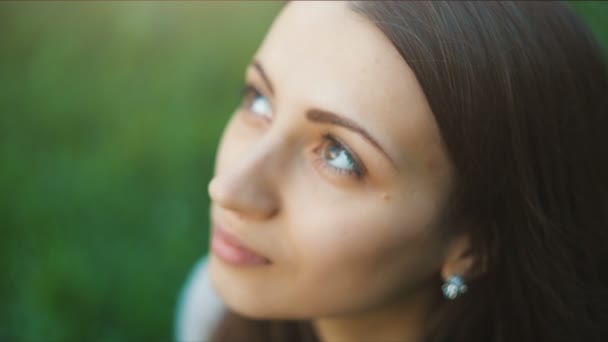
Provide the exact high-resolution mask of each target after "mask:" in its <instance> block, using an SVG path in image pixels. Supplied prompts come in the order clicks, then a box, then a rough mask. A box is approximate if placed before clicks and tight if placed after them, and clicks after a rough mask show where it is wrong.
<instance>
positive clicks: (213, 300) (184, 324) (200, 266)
mask: <svg viewBox="0 0 608 342" xmlns="http://www.w3.org/2000/svg"><path fill="white" fill-rule="evenodd" d="M223 309H224V305H223V303H222V301H221V300H220V299H219V297H218V296H217V294H216V293H215V292H214V291H213V289H212V288H211V284H210V283H209V275H208V273H207V257H203V258H201V259H200V260H199V261H198V262H197V263H196V265H194V268H193V269H192V271H191V272H190V275H189V276H188V279H187V280H186V283H185V284H184V287H183V288H182V290H181V292H180V294H179V297H178V301H177V308H176V312H175V322H174V329H175V330H174V334H175V336H174V338H175V340H176V341H179V342H205V341H209V340H210V338H211V334H212V332H213V329H214V328H215V325H216V324H217V323H218V321H219V319H220V318H221V315H222V312H223Z"/></svg>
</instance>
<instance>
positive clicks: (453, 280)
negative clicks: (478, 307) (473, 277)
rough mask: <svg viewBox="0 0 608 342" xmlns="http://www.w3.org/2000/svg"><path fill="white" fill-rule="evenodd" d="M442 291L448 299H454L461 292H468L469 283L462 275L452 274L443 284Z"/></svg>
mask: <svg viewBox="0 0 608 342" xmlns="http://www.w3.org/2000/svg"><path fill="white" fill-rule="evenodd" d="M441 291H442V292H443V296H444V297H445V298H447V299H450V300H451V299H454V298H456V297H458V296H460V295H461V294H463V293H465V292H467V285H466V284H465V283H464V280H462V277H460V276H456V275H455V276H450V277H449V278H448V279H447V280H446V281H445V283H443V286H441Z"/></svg>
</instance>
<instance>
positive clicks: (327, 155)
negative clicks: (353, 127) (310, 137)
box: [320, 135, 363, 178]
mask: <svg viewBox="0 0 608 342" xmlns="http://www.w3.org/2000/svg"><path fill="white" fill-rule="evenodd" d="M323 138H324V139H325V142H324V143H323V146H321V151H320V158H321V160H322V162H323V163H324V165H325V166H326V167H327V168H329V169H330V170H331V171H333V172H337V173H340V174H347V175H350V176H355V177H357V178H360V177H361V176H362V173H363V170H362V167H361V166H360V164H359V162H358V161H357V159H356V158H355V157H354V156H353V154H352V153H351V152H350V151H349V150H348V149H347V148H346V147H345V146H344V145H343V144H342V143H340V142H339V141H338V140H336V139H335V138H334V137H332V136H330V135H324V136H323Z"/></svg>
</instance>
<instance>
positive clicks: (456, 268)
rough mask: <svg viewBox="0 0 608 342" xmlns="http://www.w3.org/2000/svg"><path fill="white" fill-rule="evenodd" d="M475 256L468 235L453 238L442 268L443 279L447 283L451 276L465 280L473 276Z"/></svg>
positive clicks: (448, 245)
mask: <svg viewBox="0 0 608 342" xmlns="http://www.w3.org/2000/svg"><path fill="white" fill-rule="evenodd" d="M475 262H476V260H475V255H474V253H473V250H472V244H471V239H470V237H469V235H468V234H462V235H459V236H457V237H455V238H453V239H452V240H451V241H450V242H448V244H447V249H446V254H445V259H444V261H443V265H442V266H441V278H442V279H443V280H444V281H445V280H447V279H448V278H449V277H451V276H461V277H462V278H464V279H467V278H470V277H471V276H473V274H472V273H473V266H474V265H475Z"/></svg>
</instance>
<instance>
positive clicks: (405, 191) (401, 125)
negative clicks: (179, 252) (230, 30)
mask: <svg viewBox="0 0 608 342" xmlns="http://www.w3.org/2000/svg"><path fill="white" fill-rule="evenodd" d="M253 60H254V61H256V63H257V64H258V66H259V67H254V66H250V67H249V68H248V69H247V72H246V83H248V84H251V85H253V86H254V87H255V88H257V89H258V90H259V92H260V95H255V94H254V95H251V94H250V95H248V96H246V97H245V100H244V102H243V104H242V106H241V107H240V108H239V109H237V110H236V112H235V113H234V115H233V117H232V118H231V120H230V122H229V123H228V126H227V127H226V129H225V132H224V135H223V138H222V141H221V144H220V148H219V151H218V155H217V162H216V172H215V176H214V178H213V180H212V181H211V183H210V184H209V193H210V196H211V199H212V202H213V203H212V207H211V214H212V218H213V221H215V222H217V223H219V224H220V225H221V226H222V227H223V229H224V230H226V231H228V232H230V233H231V234H233V235H235V236H237V237H238V238H239V239H240V240H241V241H243V242H244V243H245V244H247V245H248V246H249V247H250V248H252V249H254V250H255V251H257V252H258V253H260V254H262V255H264V256H265V257H267V258H269V259H270V260H271V261H272V265H269V266H263V267H242V266H234V265H230V264H226V263H224V262H223V261H222V260H221V259H219V258H217V257H216V256H214V255H213V254H212V255H211V258H210V264H209V272H210V277H211V280H212V285H213V287H214V288H215V289H216V291H217V293H218V294H219V295H220V297H221V298H222V299H223V300H224V302H225V303H226V305H227V306H228V307H229V308H231V309H232V310H234V311H236V312H238V313H240V314H243V315H245V316H249V317H255V318H263V319H310V320H313V321H314V323H315V327H316V328H317V331H318V332H319V334H320V335H321V336H322V338H323V339H325V340H331V341H340V340H349V341H350V340H353V338H354V336H357V339H362V338H367V339H374V338H376V339H380V338H382V339H384V340H392V339H395V340H403V339H404V338H408V340H414V339H416V338H417V337H418V334H419V331H417V329H418V330H419V327H420V326H421V325H422V323H423V322H424V320H425V317H426V313H427V312H428V310H429V308H430V305H431V303H432V302H433V300H435V299H436V298H437V297H438V296H439V295H440V289H439V286H437V280H438V279H439V276H440V274H441V275H443V277H444V278H445V277H446V276H447V275H450V274H453V273H462V272H463V270H464V268H465V266H466V265H467V264H468V263H467V260H466V258H464V257H463V255H464V254H465V250H466V248H467V246H468V244H467V242H466V240H465V241H464V242H463V240H462V239H460V240H457V241H456V242H454V241H455V240H451V239H446V238H444V237H442V236H440V234H438V232H437V229H436V228H437V227H436V226H437V224H438V220H439V217H440V215H441V213H442V210H443V207H444V205H445V202H446V199H447V197H448V194H449V193H450V190H451V188H452V186H453V182H454V179H453V178H454V177H453V171H452V167H451V165H450V161H449V158H448V156H447V155H446V153H445V150H444V148H443V145H442V142H441V138H440V135H439V131H438V129H437V126H436V123H435V121H434V119H433V115H432V113H431V110H430V108H429V106H428V103H427V101H426V98H425V96H424V94H423V92H422V90H421V88H420V86H419V84H418V82H417V80H416V78H415V76H414V74H413V73H412V71H411V70H410V68H409V67H408V66H407V64H406V63H405V62H404V60H403V58H402V57H401V56H400V55H399V53H398V52H397V51H396V50H395V48H394V47H393V46H392V44H391V42H390V41H389V40H388V39H387V38H386V37H385V36H384V35H383V34H382V32H381V31H380V30H379V29H377V28H376V27H375V26H374V25H373V24H372V23H370V22H369V21H367V20H366V19H365V18H363V17H362V16H360V15H359V14H356V13H355V12H353V11H352V10H350V9H349V8H348V7H347V5H346V3H344V2H295V3H290V4H288V5H286V6H285V9H284V10H283V11H282V13H281V14H280V15H279V17H278V18H277V20H276V21H275V23H274V24H273V26H272V28H271V30H270V32H269V33H268V35H267V37H266V38H265V40H264V42H263V43H262V45H261V47H260V48H259V50H258V51H257V53H256V54H255V57H254V58H253ZM260 69H262V70H263V73H264V75H262V73H261V72H260ZM267 81H268V82H267ZM311 109H313V110H322V111H329V112H332V113H336V114H338V115H340V116H341V117H344V118H346V119H347V120H350V121H351V122H355V123H357V124H358V125H359V126H361V127H362V128H363V129H364V130H365V131H366V132H367V133H368V134H369V136H371V137H373V139H374V140H375V141H376V142H377V145H379V146H380V147H381V148H382V149H383V150H384V151H385V152H386V155H388V156H389V157H390V159H389V157H387V156H386V155H385V154H384V153H382V152H381V151H380V150H379V149H378V148H377V147H375V146H374V144H373V143H371V142H369V141H368V140H367V139H365V138H364V137H363V136H362V135H361V134H358V133H356V132H354V131H352V130H349V129H347V128H344V127H341V126H338V125H334V124H332V123H329V122H322V123H320V122H316V121H311V120H310V118H311V115H310V113H309V112H310V110H311ZM313 116H314V115H313ZM327 134H330V135H331V136H332V137H333V139H335V140H337V141H339V142H340V143H341V144H342V145H343V146H345V148H346V149H347V150H348V151H350V154H351V155H352V156H355V155H356V157H355V158H356V159H357V162H359V163H360V170H361V171H360V173H361V176H360V177H357V176H356V175H351V174H348V173H345V172H342V173H340V172H335V169H332V166H334V167H335V166H336V165H338V166H340V167H342V166H344V165H349V166H350V165H352V164H348V163H347V164H344V163H343V161H344V160H345V159H344V156H345V154H344V153H345V150H343V149H342V148H343V147H342V146H341V145H339V144H337V143H336V142H335V141H334V142H332V140H328V138H327V137H326V135H327ZM332 147H333V151H338V152H339V153H341V154H340V156H339V157H337V156H338V154H331V153H329V152H328V151H332V149H331V148H332ZM340 158H342V159H340ZM343 169H344V168H343ZM332 170H334V171H332ZM416 327H418V328H416ZM369 334H375V335H369ZM349 336H350V337H349Z"/></svg>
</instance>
